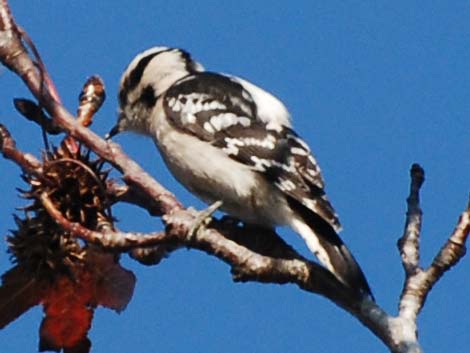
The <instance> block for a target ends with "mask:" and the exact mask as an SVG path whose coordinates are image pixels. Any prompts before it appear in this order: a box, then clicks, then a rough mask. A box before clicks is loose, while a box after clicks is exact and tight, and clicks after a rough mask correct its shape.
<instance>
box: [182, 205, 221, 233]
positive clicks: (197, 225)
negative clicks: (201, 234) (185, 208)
mask: <svg viewBox="0 0 470 353" xmlns="http://www.w3.org/2000/svg"><path fill="white" fill-rule="evenodd" d="M220 206H222V201H220V200H219V201H216V202H214V203H213V204H212V205H210V206H209V207H207V208H206V209H205V210H203V211H200V212H198V214H197V216H196V218H195V219H194V222H193V224H192V226H191V228H190V229H189V232H188V239H189V241H191V240H192V239H193V237H194V236H195V235H196V234H197V232H198V231H199V230H200V229H201V228H205V226H206V225H207V224H208V223H209V222H210V220H211V216H212V214H213V213H214V212H215V211H217V209H218V208H219V207H220Z"/></svg>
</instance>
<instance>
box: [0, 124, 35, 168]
mask: <svg viewBox="0 0 470 353" xmlns="http://www.w3.org/2000/svg"><path fill="white" fill-rule="evenodd" d="M0 152H1V153H2V154H3V157H5V158H7V159H9V160H11V161H13V162H15V163H16V164H17V165H19V166H20V167H21V169H22V170H23V171H25V172H27V173H33V174H39V173H41V170H42V164H41V162H40V161H39V160H37V159H36V157H34V156H33V155H32V154H29V153H24V152H21V151H20V150H18V149H17V148H16V142H15V140H14V139H13V137H12V136H11V134H10V132H9V131H8V129H7V128H6V127H5V126H4V125H2V124H0Z"/></svg>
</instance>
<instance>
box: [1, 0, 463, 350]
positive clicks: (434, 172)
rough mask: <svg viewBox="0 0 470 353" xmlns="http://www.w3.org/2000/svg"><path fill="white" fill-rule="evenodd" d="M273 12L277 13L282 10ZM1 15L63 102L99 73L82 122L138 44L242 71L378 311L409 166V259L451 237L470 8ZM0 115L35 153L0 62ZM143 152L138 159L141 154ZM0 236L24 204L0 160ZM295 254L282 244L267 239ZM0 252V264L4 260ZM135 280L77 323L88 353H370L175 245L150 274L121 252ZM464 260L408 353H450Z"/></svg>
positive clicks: (342, 317)
mask: <svg viewBox="0 0 470 353" xmlns="http://www.w3.org/2000/svg"><path fill="white" fill-rule="evenodd" d="M288 3H289V4H288ZM12 8H13V12H14V14H15V16H16V18H17V20H18V22H19V23H20V24H21V25H22V26H23V27H24V28H25V29H26V30H27V31H28V33H29V34H30V36H31V37H32V38H33V40H34V41H35V43H36V44H37V47H38V49H39V50H40V52H41V53H42V56H43V59H44V61H45V62H46V64H47V66H48V68H49V70H50V72H51V75H52V77H53V79H54V80H55V82H56V84H57V86H58V89H59V92H60V93H61V95H62V97H63V99H64V102H65V104H66V105H67V107H68V108H69V109H70V110H71V111H75V109H76V97H77V95H78V93H79V91H80V88H81V86H82V84H83V82H84V81H85V79H86V78H87V77H88V76H90V75H91V74H99V75H101V77H102V78H103V79H104V81H105V83H106V86H107V93H108V100H107V101H106V103H105V106H104V107H103V109H102V110H101V112H100V113H99V114H98V116H97V117H96V122H95V125H94V126H93V129H94V130H95V131H96V132H98V133H100V134H104V133H105V132H107V131H108V130H109V128H110V127H111V126H112V125H113V123H114V122H115V118H116V113H115V112H116V106H117V100H116V92H117V85H118V80H119V77H120V75H121V73H122V71H123V69H124V68H125V66H126V65H127V64H128V62H129V61H130V60H131V59H132V58H133V57H134V55H135V54H137V53H138V52H139V51H141V50H143V49H146V48H148V47H151V46H155V45H167V46H179V47H182V48H185V49H187V50H189V51H190V52H192V53H193V55H194V57H195V58H196V59H198V60H199V61H200V62H202V63H203V64H204V65H205V66H206V68H208V69H209V70H213V71H223V72H228V73H233V74H237V75H240V76H242V77H245V78H247V79H249V80H251V81H253V82H255V83H257V84H258V85H260V86H262V87H265V88H267V89H268V90H270V91H272V92H273V93H275V94H276V95H277V96H278V97H280V98H281V99H282V100H283V101H284V102H285V104H286V105H287V106H288V108H289V109H290V111H291V113H292V116H293V118H294V125H295V127H296V128H297V130H298V131H299V133H300V134H301V135H302V136H303V137H304V138H305V139H306V140H307V141H308V143H309V144H310V145H311V147H312V149H313V150H314V151H315V154H316V156H317V158H318V160H319V162H320V164H321V166H322V169H323V173H324V177H325V179H326V183H327V192H328V194H329V195H330V199H331V200H332V202H333V204H334V206H335V208H336V209H337V211H338V213H339V215H340V218H341V220H342V223H343V226H344V231H343V233H342V238H343V239H344V240H345V241H346V242H347V244H348V245H349V247H350V248H351V250H352V251H353V252H354V254H355V255H356V257H357V259H358V260H359V262H360V263H361V265H362V267H363V269H364V271H365V272H366V274H367V276H368V278H369V282H370V284H371V286H372V289H373V290H374V293H375V296H376V298H377V300H378V302H379V303H380V304H381V305H382V306H384V307H385V309H387V310H388V311H390V312H392V313H395V312H396V307H397V298H398V295H399V293H400V290H401V287H402V282H403V273H402V268H401V264H400V261H399V255H398V252H397V250H396V246H395V243H396V240H397V238H398V237H399V236H400V235H401V233H402V230H403V224H404V223H403V221H404V214H405V198H406V196H407V192H408V185H409V177H408V175H409V173H408V171H409V168H410V166H411V164H412V163H413V162H419V163H421V164H422V165H423V167H424V168H425V170H426V173H427V179H426V183H425V186H424V189H423V193H422V202H423V204H422V206H423V210H424V217H425V218H424V225H423V238H422V248H423V249H422V259H423V262H424V263H425V264H428V263H429V261H430V259H431V258H432V256H434V254H435V253H436V251H437V250H438V249H439V248H440V246H441V245H442V243H443V242H444V240H445V239H446V237H447V236H448V234H449V233H450V232H451V231H452V229H453V227H454V225H455V223H456V220H457V217H458V215H459V213H460V212H461V210H462V209H463V207H464V206H465V203H466V202H467V195H468V192H469V191H470V177H469V175H470V140H469V131H470V69H469V63H470V45H469V38H470V37H469V36H470V4H469V2H468V1H457V0H456V1H452V2H450V1H429V2H414V1H393V2H390V1H332V0H328V1H326V0H323V1H289V2H286V1H278V2H269V1H236V2H235V1H233V2H225V3H224V2H221V1H199V2H194V1H192V2H190V1H186V2H185V1H177V0H172V1H143V0H140V1H133V2H130V1H121V0H119V1H118V0H113V1H109V0H108V1H90V0H84V1H76V2H72V1H54V0H42V1H29V2H22V1H15V2H13V4H12ZM0 70H1V71H0V84H1V87H2V88H1V90H0V122H2V123H4V124H6V125H7V126H8V127H9V128H10V130H11V132H12V134H13V135H14V136H15V137H16V139H17V142H18V145H19V147H21V148H22V149H24V150H29V151H32V152H37V151H38V149H39V148H40V146H41V136H40V133H39V130H38V129H37V128H36V127H35V126H32V125H31V124H30V123H28V122H26V120H24V119H22V118H21V117H19V115H18V114H17V113H16V112H14V111H13V109H12V104H11V99H12V98H13V97H21V96H26V97H29V94H28V93H27V92H26V90H25V89H24V88H23V86H22V84H21V83H20V82H19V79H17V78H16V77H15V76H13V75H12V74H11V73H10V72H8V71H7V70H6V69H3V68H2V69H0ZM117 141H118V142H120V143H122V144H123V146H124V148H125V150H126V151H128V153H129V154H130V155H132V156H133V157H135V159H136V160H137V161H139V163H141V164H142V165H143V166H144V167H145V168H146V169H147V170H148V171H149V172H151V173H152V174H153V175H154V176H155V177H156V178H158V179H159V180H160V181H161V182H162V183H163V184H164V185H166V186H167V187H168V188H169V189H170V190H172V191H173V192H175V193H176V194H177V196H178V197H179V198H180V199H181V200H182V201H183V202H184V203H185V204H186V205H195V206H196V207H199V208H201V207H203V206H202V204H201V203H199V202H198V201H196V200H195V199H194V198H193V197H192V196H190V195H189V194H188V193H187V192H186V191H185V190H183V189H182V188H181V187H180V186H178V185H177V184H176V183H175V181H174V180H173V179H172V178H171V176H169V174H168V173H167V171H166V170H165V168H164V166H163V165H162V163H161V161H160V159H159V157H158V156H157V155H156V152H155V150H154V147H153V144H152V142H151V141H147V140H143V139H142V138H138V137H135V136H122V137H119V138H117ZM143 151H145V152H143ZM0 168H1V175H0V182H1V185H2V193H3V199H2V202H1V203H0V234H2V235H6V234H7V232H8V229H11V228H13V227H14V226H13V220H12V217H11V213H12V212H13V209H14V207H18V206H21V205H23V204H24V202H23V201H21V200H19V199H18V198H17V196H16V192H15V187H18V186H19V187H21V186H23V184H22V183H21V181H20V179H19V178H18V177H17V176H18V174H19V170H18V168H17V167H16V166H14V165H13V164H12V163H10V162H8V161H4V160H0ZM116 213H117V216H118V217H119V218H120V223H119V227H121V228H122V229H125V230H136V231H137V230H139V231H151V230H158V229H161V224H160V221H159V220H158V219H152V218H149V217H148V216H147V215H146V214H145V213H144V212H143V211H141V210H139V209H136V208H135V207H130V206H125V207H124V206H123V207H118V208H117V209H116ZM281 233H282V234H283V235H284V236H285V239H287V240H288V241H289V242H291V243H292V244H294V245H295V246H296V247H297V248H298V249H301V250H302V251H303V252H304V253H305V254H307V252H306V250H305V248H304V246H303V244H302V243H301V242H300V241H299V240H298V238H297V236H296V235H295V234H292V233H291V232H289V231H287V230H281ZM5 250H6V247H5V243H4V242H3V241H2V242H1V244H0V271H2V272H3V271H5V270H6V269H8V268H9V267H10V263H9V259H8V255H7V254H6V253H5ZM123 263H124V265H125V266H126V267H128V268H130V269H132V270H133V271H134V272H135V273H136V275H137V277H138V282H137V287H136V290H135V293H134V298H133V300H132V302H131V303H130V305H129V306H128V308H127V310H126V311H124V312H123V313H122V314H120V315H117V314H115V313H114V312H112V311H109V310H107V309H100V310H97V311H96V312H95V318H94V321H93V327H92V330H91V332H90V337H91V339H92V341H93V352H95V353H104V352H110V351H113V352H114V353H129V352H165V353H179V352H189V351H191V352H205V353H216V352H217V353H219V352H225V353H241V352H257V353H268V352H269V353H277V352H279V353H281V352H290V353H309V352H316V353H321V352H329V353H335V352H338V353H340V352H341V353H343V352H386V351H387V350H386V349H385V348H384V346H382V344H381V343H380V342H379V341H378V340H377V339H376V338H375V337H374V336H372V334H371V333H369V332H368V331H367V330H366V329H365V328H363V327H362V326H361V325H360V324H359V323H358V322H357V321H356V320H355V319H353V318H352V317H350V315H348V314H346V313H345V312H343V311H341V310H340V309H338V308H337V307H336V306H334V305H333V304H331V303H330V302H328V301H327V300H325V299H323V298H320V297H318V296H315V295H312V294H309V293H304V292H302V291H300V290H298V289H297V288H296V287H294V286H278V285H261V284H234V283H232V281H231V278H230V274H229V268H228V267H227V266H226V265H225V264H223V263H221V262H220V261H218V260H216V259H214V258H210V257H208V256H206V255H204V254H202V253H199V252H196V251H187V250H181V251H179V252H177V253H175V254H173V255H172V256H171V257H170V258H169V259H168V260H166V261H164V262H163V263H162V264H161V265H159V266H156V267H143V266H141V265H138V264H137V263H134V262H132V261H130V260H129V259H128V258H127V256H124V258H123ZM469 273H470V261H469V259H468V257H467V258H464V259H463V261H462V262H461V263H460V264H459V265H458V267H457V268H455V269H453V270H452V271H451V272H450V273H449V274H447V275H446V276H445V278H444V279H443V280H442V281H441V282H439V283H438V285H437V287H435V288H434V290H433V291H432V293H431V295H430V296H429V298H428V301H427V303H426V306H425V308H424V311H423V313H422V314H421V316H420V318H419V328H420V332H419V334H420V338H421V342H422V344H423V346H424V349H425V351H426V352H445V351H447V352H456V353H461V352H462V353H463V352H467V351H468V347H469V346H470V334H469V333H468V328H469V327H470V315H468V312H469V311H470V304H469V301H468V297H469V295H470V281H469ZM41 317H42V312H41V309H40V308H35V309H34V310H31V311H30V312H28V314H26V315H24V316H23V317H21V318H20V319H19V320H17V321H16V322H14V323H13V324H11V325H10V326H8V327H7V328H6V329H4V330H2V331H0V344H1V351H2V352H9V353H17V352H18V353H19V352H21V353H24V352H34V351H35V350H36V349H37V341H38V335H37V332H38V327H39V323H40V320H41Z"/></svg>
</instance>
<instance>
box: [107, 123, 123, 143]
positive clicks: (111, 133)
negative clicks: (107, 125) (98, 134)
mask: <svg viewBox="0 0 470 353" xmlns="http://www.w3.org/2000/svg"><path fill="white" fill-rule="evenodd" d="M120 132H121V128H120V127H119V123H117V124H116V125H114V126H113V128H112V129H111V130H109V132H108V133H107V134H106V135H104V139H105V140H110V139H111V138H112V137H113V136H116V135H117V134H119V133H120Z"/></svg>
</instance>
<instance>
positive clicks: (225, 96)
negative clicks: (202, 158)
mask: <svg viewBox="0 0 470 353" xmlns="http://www.w3.org/2000/svg"><path fill="white" fill-rule="evenodd" d="M243 82H244V81H240V80H237V79H235V78H232V77H229V76H224V75H220V74H216V73H210V72H200V73H195V74H191V75H188V76H186V77H185V78H182V79H181V80H179V81H177V82H176V83H175V84H174V85H173V86H172V87H170V88H169V89H168V91H167V92H166V93H165V96H164V98H163V99H164V101H163V107H164V110H165V115H166V116H167V118H168V120H169V121H170V123H171V124H172V125H173V126H174V127H175V128H177V129H180V130H183V131H185V132H186V133H188V134H192V135H194V136H195V137H197V138H198V139H200V140H202V141H205V142H207V143H210V144H211V145H212V146H214V147H217V148H219V149H221V150H222V151H224V152H225V154H226V155H227V156H228V157H230V158H232V159H233V160H235V161H237V162H239V163H241V164H243V165H245V166H249V167H251V168H252V169H253V170H254V171H256V172H257V173H259V175H261V176H262V177H263V178H265V180H266V181H267V182H269V183H271V184H273V185H275V186H276V187H277V189H278V190H280V191H281V192H282V193H283V194H284V195H285V197H286V200H287V202H288V204H289V206H290V207H291V209H292V210H293V212H294V213H295V214H296V215H298V218H299V219H301V222H302V224H305V225H306V226H303V225H301V226H299V227H297V230H298V231H299V233H301V235H302V236H303V237H304V239H306V241H307V244H308V245H309V247H310V248H311V249H312V251H313V252H314V253H315V254H317V255H318V258H319V259H320V261H321V262H322V263H323V264H324V265H325V266H327V267H328V268H329V269H330V270H331V271H332V272H333V273H334V274H335V275H336V276H337V277H338V278H339V279H340V280H341V281H343V282H344V283H345V284H347V285H348V286H350V287H352V288H354V289H355V290H357V291H359V292H361V293H364V294H365V295H370V296H371V291H370V288H369V286H368V284H367V280H366V279H365V276H364V274H363V273H362V270H361V268H360V267H359V265H358V264H357V262H356V260H355V259H354V257H353V255H352V254H351V253H350V251H349V250H348V249H347V247H346V245H345V244H344V243H343V242H342V240H341V239H340V237H339V236H338V234H337V232H338V231H339V230H340V228H341V226H340V223H339V221H338V217H337V215H336V213H335V212H334V210H333V207H332V206H331V204H330V202H329V201H328V199H327V197H326V195H325V192H324V182H323V179H322V176H321V172H320V168H319V166H318V164H317V162H316V161H315V159H314V157H313V155H312V153H311V152H310V149H309V147H308V146H307V144H306V143H305V142H304V141H303V140H302V139H301V138H300V137H299V136H298V135H297V134H296V133H295V132H294V131H293V130H292V129H291V128H290V127H289V126H288V124H289V122H288V118H287V119H284V117H283V116H284V115H283V114H284V113H282V114H281V115H280V116H281V119H280V120H279V119H273V120H272V121H270V120H269V117H267V116H266V115H263V116H262V117H260V116H259V114H258V110H259V107H260V104H263V102H262V101H260V98H259V97H257V98H258V99H257V100H256V101H255V99H254V98H253V96H252V95H251V94H250V92H249V91H247V90H246V89H245V88H244V86H243V85H242V84H243ZM245 87H247V86H246V85H245ZM271 97H272V96H271ZM279 104H281V105H282V103H279ZM266 111H268V109H266V108H265V109H264V110H263V112H266ZM279 121H283V122H284V121H285V122H286V124H281V123H279ZM292 225H294V226H295V224H294V223H293V224H291V226H292ZM302 233H303V234H302Z"/></svg>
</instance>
